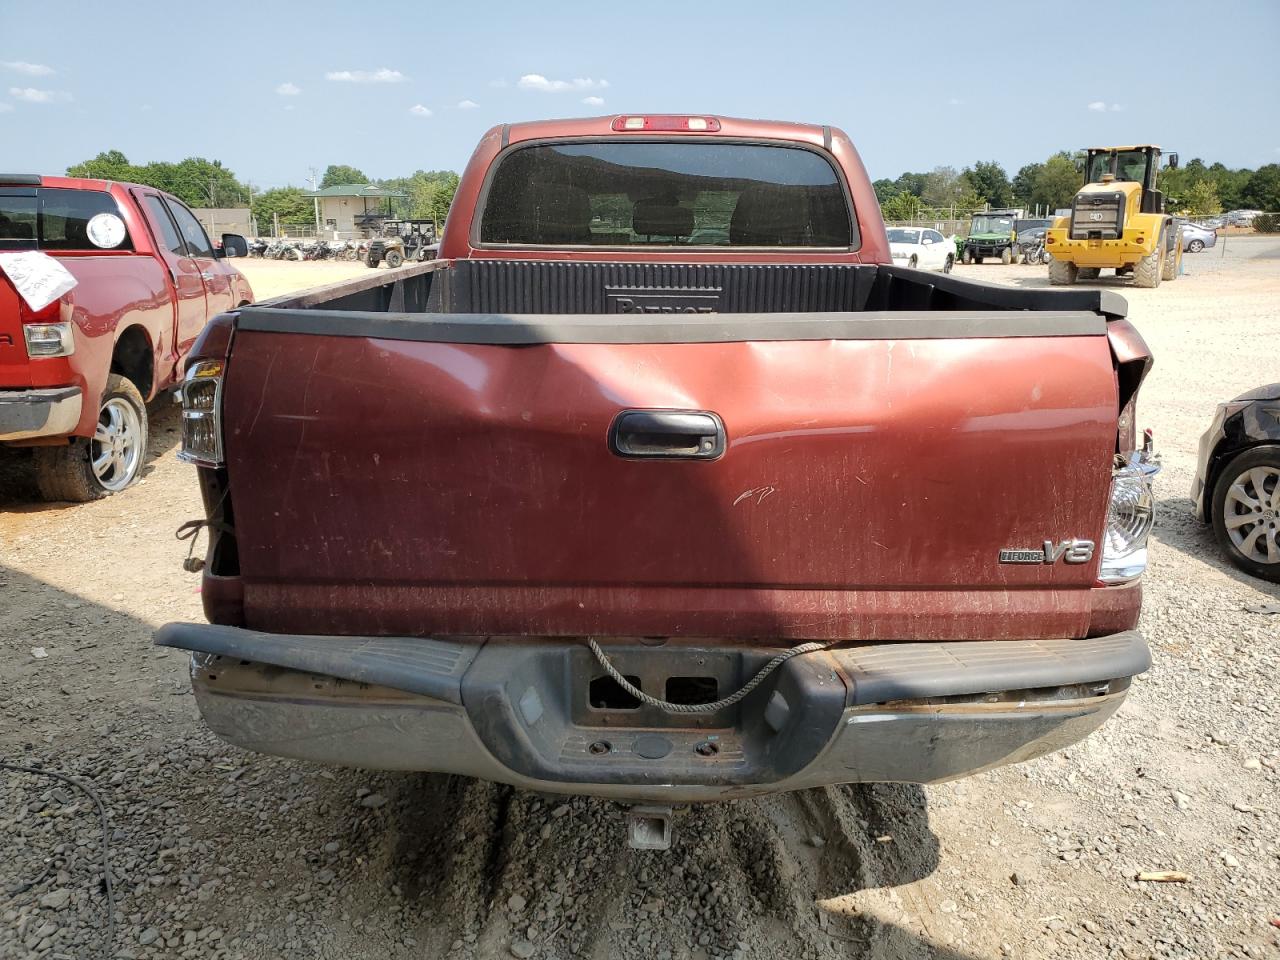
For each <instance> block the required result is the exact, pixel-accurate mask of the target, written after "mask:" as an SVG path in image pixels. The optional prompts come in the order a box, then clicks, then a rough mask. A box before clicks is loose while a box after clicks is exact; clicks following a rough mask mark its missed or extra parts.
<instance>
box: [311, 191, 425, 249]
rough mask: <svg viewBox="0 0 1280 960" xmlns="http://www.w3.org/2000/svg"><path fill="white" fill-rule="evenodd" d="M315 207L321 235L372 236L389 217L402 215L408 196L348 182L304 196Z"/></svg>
mask: <svg viewBox="0 0 1280 960" xmlns="http://www.w3.org/2000/svg"><path fill="white" fill-rule="evenodd" d="M306 196H307V197H308V198H311V199H312V200H314V202H315V204H316V219H317V220H318V221H319V223H318V224H317V225H318V227H319V228H320V233H321V235H322V236H325V237H329V238H331V239H332V238H341V239H350V238H356V237H365V236H374V235H376V234H377V233H378V227H379V225H380V224H381V223H382V221H383V220H386V219H387V218H388V217H395V216H404V214H405V212H406V211H405V209H404V208H405V207H406V206H407V201H408V199H409V195H408V194H407V193H403V192H401V191H399V190H388V189H386V188H385V187H376V186H374V185H373V184H371V183H347V184H342V185H340V186H336V187H325V188H324V189H322V190H312V191H310V192H308V193H307V194H306Z"/></svg>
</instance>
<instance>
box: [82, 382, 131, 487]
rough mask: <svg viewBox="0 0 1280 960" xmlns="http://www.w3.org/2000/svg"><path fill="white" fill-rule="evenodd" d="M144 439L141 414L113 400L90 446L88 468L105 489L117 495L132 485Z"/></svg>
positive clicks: (102, 414)
mask: <svg viewBox="0 0 1280 960" xmlns="http://www.w3.org/2000/svg"><path fill="white" fill-rule="evenodd" d="M142 435H143V434H142V423H141V422H140V421H139V419H138V411H136V410H135V409H134V408H133V406H132V405H131V404H130V403H129V402H128V401H126V400H124V399H123V398H121V397H112V398H111V399H110V400H108V401H107V402H106V403H104V404H103V405H102V410H101V411H100V412H99V414H98V428H97V429H96V430H95V431H94V434H93V439H92V440H91V441H90V446H89V464H90V466H91V467H92V468H93V475H94V476H95V477H97V479H98V483H100V484H101V485H102V489H104V490H108V491H110V492H112V493H115V492H117V491H119V490H123V489H124V488H125V487H127V486H128V485H129V484H130V483H131V482H132V481H133V478H134V475H135V474H136V473H137V472H138V465H139V463H140V462H141V460H142Z"/></svg>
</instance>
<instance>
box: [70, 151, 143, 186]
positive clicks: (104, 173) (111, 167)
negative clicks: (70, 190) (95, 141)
mask: <svg viewBox="0 0 1280 960" xmlns="http://www.w3.org/2000/svg"><path fill="white" fill-rule="evenodd" d="M134 172H135V171H134V167H133V165H132V164H131V163H129V158H128V157H126V156H125V155H124V154H123V153H121V152H120V151H119V150H104V151H103V152H102V153H100V154H98V155H97V156H96V157H94V158H93V159H92V160H86V161H84V162H83V163H77V164H73V165H72V166H70V167H67V176H68V177H87V178H89V179H91V180H124V181H126V182H130V183H132V182H136V180H135V176H134Z"/></svg>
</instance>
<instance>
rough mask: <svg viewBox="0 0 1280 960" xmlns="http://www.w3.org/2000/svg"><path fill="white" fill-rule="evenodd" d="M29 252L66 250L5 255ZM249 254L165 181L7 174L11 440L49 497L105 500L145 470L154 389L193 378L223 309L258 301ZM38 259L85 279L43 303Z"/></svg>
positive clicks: (7, 434)
mask: <svg viewBox="0 0 1280 960" xmlns="http://www.w3.org/2000/svg"><path fill="white" fill-rule="evenodd" d="M20 253H29V254H37V255H47V256H48V257H50V258H52V259H53V261H56V263H53V265H52V266H50V261H46V260H44V259H42V257H40V256H36V257H24V258H20V259H21V262H18V261H17V260H8V263H9V266H8V267H6V266H5V262H6V257H5V256H4V255H6V254H20ZM247 253H248V245H247V243H246V242H245V239H244V238H243V237H241V236H238V235H234V234H223V236H222V242H221V244H220V245H215V244H214V243H212V242H211V241H210V240H209V237H208V235H207V234H206V233H205V231H204V228H203V227H202V226H200V221H199V220H197V219H196V217H195V215H194V214H193V213H192V212H191V211H190V210H189V209H187V207H186V206H185V205H184V204H183V203H182V201H181V200H178V199H177V198H176V197H173V196H170V195H169V194H167V193H164V192H163V191H160V190H156V189H155V188H153V187H144V186H138V185H136V184H128V183H114V182H113V183H108V182H106V181H102V180H82V179H73V178H68V177H41V176H38V175H34V174H17V175H5V174H0V446H17V447H34V448H35V450H34V454H35V463H36V481H37V484H38V486H39V489H40V493H41V495H42V496H44V497H45V498H46V499H48V500H81V501H82V500H94V499H97V498H99V497H103V496H106V495H107V494H110V493H116V492H117V491H120V490H123V489H124V488H125V487H127V486H129V484H131V483H133V482H134V481H135V480H136V479H137V478H138V475H139V473H140V472H141V470H142V464H143V460H144V458H145V456H146V450H147V433H148V430H147V408H146V402H147V401H148V400H150V399H152V398H153V397H155V396H156V395H157V394H159V393H160V392H161V391H162V390H165V389H167V388H168V387H171V386H173V385H174V384H176V383H178V382H179V381H180V380H181V379H182V375H183V373H184V372H185V368H186V360H187V354H188V353H189V352H190V350H191V346H192V344H193V343H195V340H196V338H197V337H198V336H199V335H200V334H201V332H203V330H204V328H205V324H206V323H208V321H209V318H210V317H212V316H214V315H216V314H219V313H222V312H225V311H227V310H231V309H234V308H235V307H238V306H243V305H244V304H246V303H249V302H250V301H252V300H253V292H252V291H251V290H250V289H249V284H248V282H247V281H246V280H245V279H244V277H243V276H241V275H240V272H239V271H238V270H236V269H235V268H234V267H233V266H231V265H230V264H229V263H227V262H226V258H227V257H230V256H245V255H247ZM59 264H60V265H61V269H65V271H67V272H69V273H70V278H65V274H61V269H60V268H59V266H58V265H59ZM6 270H8V271H9V272H6ZM20 271H22V272H21V273H20ZM35 271H44V273H45V274H47V275H48V276H56V275H61V276H63V277H64V278H65V282H66V283H70V282H71V281H74V286H72V287H71V289H70V290H68V291H67V292H65V293H63V294H62V295H61V296H59V297H57V298H56V299H54V300H53V301H52V302H51V303H48V304H47V305H41V306H39V307H38V308H33V306H32V302H31V299H30V298H31V297H33V296H35V293H33V292H32V291H33V290H34V289H35V287H28V286H24V283H23V282H21V281H20V277H21V276H26V277H28V278H31V277H32V276H33V272H35ZM10 274H13V275H12V276H11V275H10ZM26 282H27V283H28V284H30V283H31V282H32V281H31V280H30V279H28V281H26ZM24 290H25V292H24ZM37 302H38V301H37Z"/></svg>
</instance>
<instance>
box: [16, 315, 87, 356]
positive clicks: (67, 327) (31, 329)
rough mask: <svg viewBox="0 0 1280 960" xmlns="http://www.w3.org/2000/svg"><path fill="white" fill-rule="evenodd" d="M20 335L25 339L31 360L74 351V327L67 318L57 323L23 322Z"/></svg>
mask: <svg viewBox="0 0 1280 960" xmlns="http://www.w3.org/2000/svg"><path fill="white" fill-rule="evenodd" d="M55 316H56V314H55ZM22 336H23V337H24V338H25V339H26V341H27V356H28V357H30V358H31V359H32V360H39V359H41V358H42V357H69V356H71V355H72V354H73V353H75V352H76V339H75V329H74V327H73V326H72V325H71V323H70V321H67V320H63V321H61V322H59V323H24V324H23V325H22Z"/></svg>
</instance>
